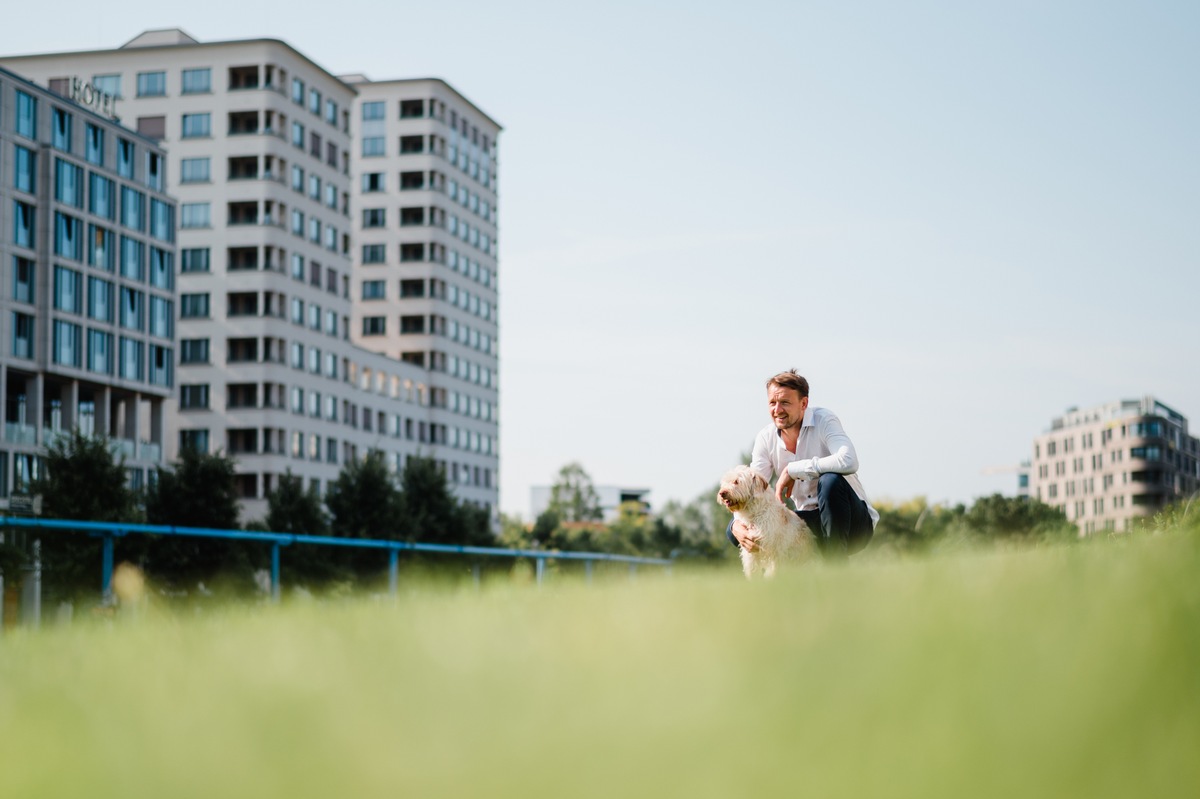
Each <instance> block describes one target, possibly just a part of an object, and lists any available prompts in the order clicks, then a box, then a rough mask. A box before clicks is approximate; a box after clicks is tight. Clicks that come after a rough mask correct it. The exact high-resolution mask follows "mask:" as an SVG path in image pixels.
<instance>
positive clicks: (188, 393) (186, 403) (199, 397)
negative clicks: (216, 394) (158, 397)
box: [179, 383, 208, 409]
mask: <svg viewBox="0 0 1200 799" xmlns="http://www.w3.org/2000/svg"><path fill="white" fill-rule="evenodd" d="M179 407H180V408H185V409H193V408H207V407H208V384H207V383H195V384H192V385H180V386H179Z"/></svg>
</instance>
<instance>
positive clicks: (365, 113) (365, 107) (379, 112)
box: [362, 100, 386, 122]
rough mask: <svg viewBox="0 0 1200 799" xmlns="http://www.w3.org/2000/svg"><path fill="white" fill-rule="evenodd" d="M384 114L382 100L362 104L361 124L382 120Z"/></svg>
mask: <svg viewBox="0 0 1200 799" xmlns="http://www.w3.org/2000/svg"><path fill="white" fill-rule="evenodd" d="M385 113H386V112H385V111H384V103H383V101H382V100H379V101H377V102H370V103H363V104H362V118H363V122H369V121H371V120H374V119H383V117H384V114H385Z"/></svg>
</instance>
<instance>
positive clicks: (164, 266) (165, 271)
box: [150, 247, 175, 291]
mask: <svg viewBox="0 0 1200 799" xmlns="http://www.w3.org/2000/svg"><path fill="white" fill-rule="evenodd" d="M174 278H175V253H173V252H171V251H170V250H160V249H159V248H158V247H151V248H150V285H151V286H154V288H156V289H164V290H166V291H170V290H171V289H172V288H174V287H175V280H174Z"/></svg>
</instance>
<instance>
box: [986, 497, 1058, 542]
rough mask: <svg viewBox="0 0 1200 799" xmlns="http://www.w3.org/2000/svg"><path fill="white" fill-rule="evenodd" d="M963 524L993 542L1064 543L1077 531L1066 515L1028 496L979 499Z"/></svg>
mask: <svg viewBox="0 0 1200 799" xmlns="http://www.w3.org/2000/svg"><path fill="white" fill-rule="evenodd" d="M964 521H965V522H966V523H967V525H968V526H969V527H970V528H971V530H972V531H973V532H974V533H976V534H978V535H981V536H985V537H989V538H993V539H1024V540H1027V541H1049V540H1061V541H1066V540H1074V539H1075V538H1077V537H1078V529H1077V528H1076V527H1075V525H1074V524H1072V523H1071V522H1070V521H1069V520H1068V519H1067V516H1066V514H1064V513H1063V512H1062V511H1060V510H1058V509H1057V508H1054V507H1051V506H1050V505H1047V504H1045V503H1044V502H1040V501H1038V500H1036V499H1030V498H1028V497H1006V496H1004V495H1002V494H993V495H992V496H990V497H980V498H979V499H977V500H975V504H973V505H972V506H971V509H970V510H969V511H967V513H966V516H965V518H964Z"/></svg>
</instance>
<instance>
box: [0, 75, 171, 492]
mask: <svg viewBox="0 0 1200 799" xmlns="http://www.w3.org/2000/svg"><path fill="white" fill-rule="evenodd" d="M112 101H113V98H112V97H111V96H110V97H107V98H105V97H104V96H103V95H102V94H101V93H96V92H94V91H91V90H89V91H87V92H84V91H82V90H81V88H80V87H79V86H75V87H74V90H73V91H72V90H71V88H70V87H66V89H64V91H63V92H62V93H55V92H51V91H49V90H47V89H46V88H45V87H43V86H38V85H37V84H35V83H33V82H31V81H29V80H27V79H25V78H24V77H23V76H20V75H18V74H16V73H13V72H10V71H8V70H6V69H0V209H2V211H0V219H2V220H3V226H2V230H0V330H2V331H3V333H2V334H0V398H2V399H3V415H4V427H3V438H2V440H0V507H2V508H8V507H9V500H10V498H11V496H12V495H13V494H26V493H28V489H29V485H30V482H31V481H32V480H34V479H36V478H37V477H38V476H39V474H40V471H41V460H40V455H39V453H40V452H41V450H42V448H43V447H44V446H45V445H47V444H49V443H51V442H52V441H53V440H54V438H55V437H56V436H59V435H62V434H63V433H65V432H67V431H69V430H71V429H73V428H76V427H78V428H80V429H82V430H83V431H84V432H86V433H89V434H92V433H95V434H103V435H105V436H107V437H109V438H111V439H113V441H114V443H115V445H116V448H117V452H118V454H119V456H121V457H123V458H124V460H125V465H126V468H127V470H128V473H129V479H130V482H131V484H132V485H134V486H140V485H141V484H142V483H143V482H144V481H145V480H146V479H147V476H148V474H152V473H153V469H154V468H155V467H157V466H159V465H161V464H162V461H163V456H164V445H165V443H166V437H167V432H166V431H167V426H166V412H167V408H168V406H169V404H170V402H169V401H170V398H171V397H172V396H173V393H174V388H175V379H176V370H175V351H176V334H175V308H176V295H175V265H176V254H177V253H176V244H175V219H176V213H177V208H176V203H175V200H174V199H173V198H172V197H171V196H169V195H168V194H167V193H166V180H165V174H166V155H165V153H164V151H163V149H162V148H161V147H160V146H159V145H158V144H157V143H156V142H155V141H153V140H151V139H147V138H145V137H142V136H139V135H137V134H135V133H133V132H131V131H129V130H128V129H126V128H124V127H122V126H121V125H119V124H118V123H117V122H115V121H114V120H113V119H112V118H111V112H112Z"/></svg>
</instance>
